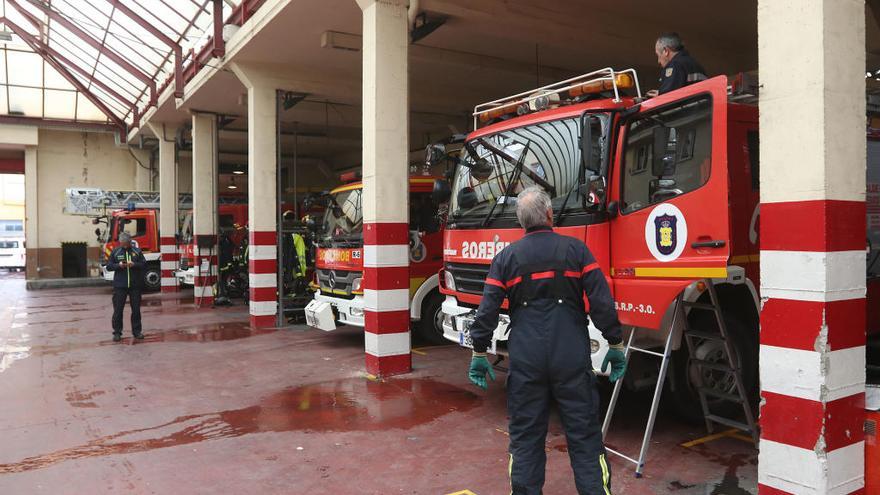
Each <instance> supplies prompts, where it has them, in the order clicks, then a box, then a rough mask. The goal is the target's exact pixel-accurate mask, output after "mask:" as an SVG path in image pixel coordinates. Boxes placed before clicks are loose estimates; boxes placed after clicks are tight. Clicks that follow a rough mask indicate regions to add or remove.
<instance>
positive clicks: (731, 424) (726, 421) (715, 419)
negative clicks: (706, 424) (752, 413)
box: [706, 414, 752, 433]
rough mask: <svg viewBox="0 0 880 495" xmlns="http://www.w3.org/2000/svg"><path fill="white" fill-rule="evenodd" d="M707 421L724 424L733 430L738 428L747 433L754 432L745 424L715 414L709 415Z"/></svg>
mask: <svg viewBox="0 0 880 495" xmlns="http://www.w3.org/2000/svg"><path fill="white" fill-rule="evenodd" d="M706 419H708V420H709V421H712V422H713V423H718V424H722V425H725V426H729V427H731V428H736V429H737V430H742V431H747V432H749V433H751V432H752V427H751V426H749V425H747V424H745V423H741V422H739V421H735V420H732V419H728V418H723V417H721V416H716V415H714V414H707V415H706Z"/></svg>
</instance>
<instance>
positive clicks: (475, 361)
mask: <svg viewBox="0 0 880 495" xmlns="http://www.w3.org/2000/svg"><path fill="white" fill-rule="evenodd" d="M487 374H488V375H489V378H491V379H492V380H493V381H494V380H495V371H494V370H493V369H492V365H491V364H490V363H489V360H488V359H486V353H483V352H474V355H473V357H472V358H471V367H470V368H469V369H468V378H469V379H470V381H471V383H473V384H474V385H476V386H478V387H480V388H481V389H483V390H486V389H487V388H489V384H488V383H487V382H486V375H487Z"/></svg>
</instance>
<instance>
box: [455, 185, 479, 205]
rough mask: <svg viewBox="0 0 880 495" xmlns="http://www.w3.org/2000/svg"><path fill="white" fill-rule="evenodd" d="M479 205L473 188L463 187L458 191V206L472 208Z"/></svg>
mask: <svg viewBox="0 0 880 495" xmlns="http://www.w3.org/2000/svg"><path fill="white" fill-rule="evenodd" d="M476 204H477V193H476V192H475V191H474V188H472V187H463V188H462V189H461V190H460V191H458V206H460V207H462V208H472V207H474V206H475V205H476Z"/></svg>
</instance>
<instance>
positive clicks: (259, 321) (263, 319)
mask: <svg viewBox="0 0 880 495" xmlns="http://www.w3.org/2000/svg"><path fill="white" fill-rule="evenodd" d="M274 327H275V315H262V316H257V315H251V328H274Z"/></svg>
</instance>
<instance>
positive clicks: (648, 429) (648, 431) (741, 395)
mask: <svg viewBox="0 0 880 495" xmlns="http://www.w3.org/2000/svg"><path fill="white" fill-rule="evenodd" d="M704 282H705V283H706V289H707V290H708V292H709V298H710V301H711V304H706V303H696V302H690V301H685V300H684V299H683V294H679V296H678V297H677V298H676V299H675V306H674V307H673V313H672V324H671V327H670V328H671V330H670V332H669V335H668V336H667V337H666V343H665V345H664V346H663V352H662V353H661V352H655V351H651V350H648V349H642V348H640V347H636V346H634V345H632V341H633V336H634V335H635V330H633V331H631V332H630V334H629V338H628V339H627V343H626V351H625V355H626V359H627V361H629V357H630V355H631V354H632V352H641V353H643V354H648V355H651V356H655V357H659V358H661V363H660V373H659V376H658V377H657V384H656V386H655V387H654V398H653V400H652V401H651V409H650V411H649V412H648V422H647V425H646V426H645V433H644V435H643V436H642V445H641V448H640V449H639V457H638V459H634V458H632V457H629V456H627V455H626V454H623V453H622V452H618V451H616V450H613V449H610V448H608V447H605V450H607V451H608V452H610V453H612V454H614V455H616V456H618V457H621V458H623V459H624V460H627V461H629V462H631V463H633V464H635V465H636V471H635V475H636V477H637V478H640V477H641V476H642V471H643V470H644V468H645V459H646V458H647V456H648V447H649V446H650V442H651V436H652V435H653V433H654V422H655V420H656V419H657V410H658V408H659V406H660V396H661V394H662V393H663V385H664V383H665V381H666V374H667V371H668V369H669V361H670V360H671V359H672V342H673V336H674V334H675V328H676V323H677V322H678V320H679V319H683V328H684V332H683V334H684V337H685V341H686V343H687V347H688V354H689V356H690V361H689V362H690V364H693V365H696V366H698V367H700V368H703V369H711V370H712V371H717V372H721V373H725V374H732V375H733V377H734V381H735V383H736V392H737V393H736V394H735V395H734V394H727V393H722V392H718V391H715V390H713V389H708V388H705V387H698V389H697V391H698V395H699V397H700V405H701V407H702V409H703V418H704V419H705V421H706V429H707V430H708V432H709V433H710V434H711V433H712V432H713V425H714V424H723V425H726V426H729V427H732V428H736V429H739V430H742V431H745V432H747V433H749V434H750V435H751V436H752V438H753V439H754V441H755V443H756V444H757V442H758V429H757V427H756V425H755V420H754V415H753V414H752V410H751V406H750V404H749V400H748V397H747V395H746V392H745V386H744V385H743V381H742V374H741V370H740V367H739V364H738V363H735V362H734V359H733V356H734V355H733V353H732V352H731V351H732V347H731V343H730V339H728V338H727V335H728V334H727V325H725V323H724V317H723V314H722V311H721V306H720V304H719V301H718V294H717V293H716V292H715V286H714V285H713V284H712V281H711V280H705V281H704ZM685 308H690V309H691V310H694V309H697V310H705V311H712V312H713V313H714V314H715V319H716V321H717V323H718V330H719V331H718V333H712V332H706V331H698V330H694V329H691V328H690V326H689V325H688V322H687V317H686V315H685V314H684V309H685ZM705 340H718V341H721V342H723V344H724V350H725V353H726V356H727V360H728V364H727V365H723V364H719V363H713V362H709V361H704V360H699V359H696V358H694V357H693V350H694V349H695V348H696V344H697V343H698V342H697V341H705ZM622 386H623V379H620V380H618V381H617V383H615V384H614V391H613V392H612V394H611V401H610V402H609V404H608V411H607V412H606V413H605V420H604V421H603V422H602V439H603V440H604V439H605V437H606V436H607V435H608V428H609V427H610V426H611V419H612V417H613V416H614V409H615V407H616V406H617V399H618V397H619V396H620V389H621V387H622ZM707 396H712V397H715V398H718V399H721V400H724V401H729V402H737V403H740V404H742V406H743V412H744V413H745V418H746V423H742V422H739V421H736V420H733V419H730V418H725V417H723V416H720V415H717V414H714V413H712V411H711V410H710V409H709V404H708V401H707V399H706V397H707Z"/></svg>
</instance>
